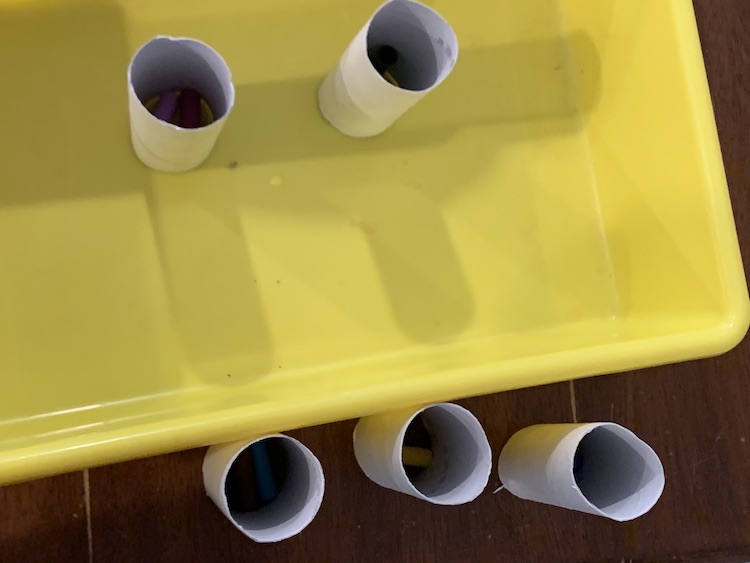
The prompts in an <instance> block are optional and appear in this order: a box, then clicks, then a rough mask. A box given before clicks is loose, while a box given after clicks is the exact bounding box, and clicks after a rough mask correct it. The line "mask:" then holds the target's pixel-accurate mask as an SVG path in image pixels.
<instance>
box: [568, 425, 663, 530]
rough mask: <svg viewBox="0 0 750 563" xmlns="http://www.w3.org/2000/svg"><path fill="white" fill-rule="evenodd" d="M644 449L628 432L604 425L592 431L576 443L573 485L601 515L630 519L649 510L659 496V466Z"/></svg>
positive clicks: (660, 473) (661, 482)
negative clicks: (574, 483) (574, 484)
mask: <svg viewBox="0 0 750 563" xmlns="http://www.w3.org/2000/svg"><path fill="white" fill-rule="evenodd" d="M634 438H635V440H636V441H634V440H633V439H634ZM644 446H645V444H643V442H641V441H640V440H638V439H637V438H636V437H635V436H634V435H633V434H632V433H631V432H629V431H627V433H623V432H622V431H621V429H618V428H617V427H607V426H600V427H598V428H594V429H593V430H592V431H591V432H589V433H588V434H587V435H586V436H584V437H583V439H582V440H581V442H580V443H579V444H578V448H577V449H576V454H575V458H574V460H575V461H574V464H573V476H574V479H575V482H576V484H577V485H578V488H579V489H580V490H581V493H582V494H583V495H584V496H585V497H586V499H587V500H588V501H589V502H590V503H591V504H592V505H593V506H595V507H596V508H598V509H599V510H601V511H602V513H603V514H604V515H606V516H608V517H610V518H613V519H616V520H620V519H628V518H632V517H633V515H634V514H638V515H640V514H642V513H644V512H646V511H648V510H650V509H651V507H652V506H653V505H654V504H655V503H656V501H657V500H658V498H659V496H660V495H661V490H662V488H663V486H664V477H663V473H662V471H661V470H660V468H661V463H660V462H659V458H658V457H657V456H656V453H655V452H654V451H653V450H652V449H651V448H650V447H648V446H645V447H644Z"/></svg>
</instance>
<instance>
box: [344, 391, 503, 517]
mask: <svg viewBox="0 0 750 563" xmlns="http://www.w3.org/2000/svg"><path fill="white" fill-rule="evenodd" d="M415 424H419V425H420V426H421V425H423V427H422V429H421V430H420V431H419V432H417V433H416V434H420V433H421V434H423V436H422V437H421V439H417V440H414V439H413V436H414V434H415V433H414V432H413V428H414V425H415ZM354 454H355V456H356V458H357V463H359V466H360V468H361V469H362V471H363V472H364V473H365V475H367V476H368V477H369V478H370V479H371V480H372V481H374V482H375V483H377V484H379V485H381V486H383V487H387V488H389V489H393V490H395V491H399V492H402V493H406V494H409V495H412V496H414V497H417V498H420V499H422V500H425V501H427V502H430V503H433V504H443V505H456V504H463V503H466V502H469V501H471V500H473V499H475V498H476V497H477V496H479V494H480V493H481V492H482V491H483V490H484V488H485V487H486V486H487V482H488V480H489V475H490V472H491V470H492V451H491V449H490V445H489V442H488V441H487V436H486V435H485V433H484V429H483V428H482V426H481V424H479V421H478V420H477V419H476V418H475V417H474V415H472V414H471V413H470V412H469V411H467V410H466V409H464V408H463V407H460V406H459V405H454V404H451V403H440V404H437V405H431V406H428V407H424V408H420V409H416V410H413V409H406V410H402V411H396V412H393V413H384V414H381V415H374V416H370V417H365V418H363V419H360V421H359V422H358V423H357V426H356V428H355V430H354Z"/></svg>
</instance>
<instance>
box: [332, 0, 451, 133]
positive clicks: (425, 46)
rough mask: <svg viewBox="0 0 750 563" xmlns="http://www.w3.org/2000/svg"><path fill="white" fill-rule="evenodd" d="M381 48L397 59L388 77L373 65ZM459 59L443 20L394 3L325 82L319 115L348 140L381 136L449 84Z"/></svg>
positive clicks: (406, 2)
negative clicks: (446, 80) (413, 108)
mask: <svg viewBox="0 0 750 563" xmlns="http://www.w3.org/2000/svg"><path fill="white" fill-rule="evenodd" d="M382 48H387V49H388V50H389V54H390V53H394V52H395V54H396V57H397V58H396V61H395V62H393V61H388V62H390V63H392V64H391V65H389V69H388V71H387V72H388V75H387V77H386V75H385V74H384V70H385V69H376V67H375V64H373V62H372V59H373V58H375V57H377V56H378V55H377V54H378V51H379V49H382ZM457 58H458V39H457V38H456V34H455V33H454V32H453V29H452V28H451V26H450V24H448V22H447V21H446V20H445V19H443V17H442V16H441V15H440V14H438V13H437V12H436V11H434V10H433V9H432V8H429V7H427V6H425V5H424V4H421V3H419V2H415V1H414V0H391V1H390V2H386V3H385V4H383V5H382V6H380V8H378V9H377V10H376V12H375V14H373V16H372V17H371V18H370V20H369V21H368V22H367V23H366V24H365V26H364V27H363V28H362V29H361V30H360V31H359V33H357V35H356V36H355V37H354V39H353V40H352V42H351V43H350V44H349V47H347V49H346V50H345V51H344V54H343V55H342V56H341V59H340V60H339V62H338V65H337V66H336V68H334V69H333V70H332V71H331V72H330V73H329V74H328V76H327V77H326V78H325V80H323V83H322V84H321V86H320V88H319V90H318V105H319V107H320V111H321V113H322V114H323V117H325V118H326V120H328V121H329V122H330V123H331V125H333V126H334V127H335V128H336V129H338V130H339V131H341V132H342V133H344V134H346V135H349V136H351V137H370V136H373V135H377V134H379V133H382V132H383V131H385V130H386V129H387V128H388V127H390V126H391V125H392V124H393V123H394V122H395V121H396V120H397V119H398V118H399V117H400V116H401V115H402V114H403V113H404V112H406V110H408V109H409V108H410V107H412V106H413V105H414V104H416V103H417V102H418V101H419V100H421V99H422V98H423V97H424V96H425V95H427V94H428V93H429V92H430V91H432V90H433V89H434V88H435V87H437V86H438V85H439V84H440V83H441V82H442V81H443V80H445V78H446V77H447V76H448V75H449V74H450V72H451V71H452V70H453V67H454V66H455V64H456V59H457ZM386 64H387V63H386ZM379 70H380V71H379ZM396 84H398V85H396Z"/></svg>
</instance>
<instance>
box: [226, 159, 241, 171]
mask: <svg viewBox="0 0 750 563" xmlns="http://www.w3.org/2000/svg"><path fill="white" fill-rule="evenodd" d="M238 164H239V163H238V162H237V161H236V160H233V161H232V162H230V163H229V164H227V168H229V169H230V170H234V169H235V168H237V165H238Z"/></svg>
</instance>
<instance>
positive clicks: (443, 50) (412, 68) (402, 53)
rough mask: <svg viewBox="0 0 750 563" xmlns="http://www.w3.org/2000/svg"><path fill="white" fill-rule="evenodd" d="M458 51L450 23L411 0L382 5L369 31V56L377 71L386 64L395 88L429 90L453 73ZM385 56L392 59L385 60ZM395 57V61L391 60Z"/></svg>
mask: <svg viewBox="0 0 750 563" xmlns="http://www.w3.org/2000/svg"><path fill="white" fill-rule="evenodd" d="M436 28H437V29H438V30H439V31H438V33H435V29H436ZM431 32H432V33H431ZM456 49H457V41H456V36H455V35H454V34H453V31H452V30H451V28H450V25H449V24H448V22H446V21H445V20H444V19H443V18H442V17H441V16H440V15H439V14H437V13H436V12H435V11H433V10H432V9H430V8H428V7H427V6H424V5H422V4H418V3H416V2H412V1H410V0H393V1H392V2H389V3H388V4H385V5H384V6H382V7H381V8H380V9H379V10H378V11H377V12H376V13H375V16H373V18H372V22H371V23H370V27H369V30H368V32H367V53H368V57H369V59H370V61H371V62H372V63H373V66H375V68H376V70H381V69H380V68H378V67H379V66H380V64H382V65H383V67H385V68H383V71H384V72H385V71H387V72H388V73H389V74H390V75H391V77H392V78H393V80H394V81H395V84H394V85H397V86H398V87H399V88H403V89H405V90H413V91H415V92H419V91H422V90H429V89H430V88H432V87H434V86H435V85H436V84H437V83H438V82H440V81H441V80H442V79H443V78H444V77H445V75H446V74H447V73H448V72H450V70H451V68H452V67H453V63H454V60H455V55H456ZM382 53H387V54H388V55H389V57H388V58H387V59H385V60H384V58H383V56H382ZM393 54H395V55H396V57H395V59H391V57H392V56H393ZM379 55H380V56H379ZM376 61H377V62H376ZM381 61H382V62H381ZM378 63H380V64H378ZM387 63H390V64H387ZM381 74H382V72H381ZM392 83H393V82H392Z"/></svg>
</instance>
